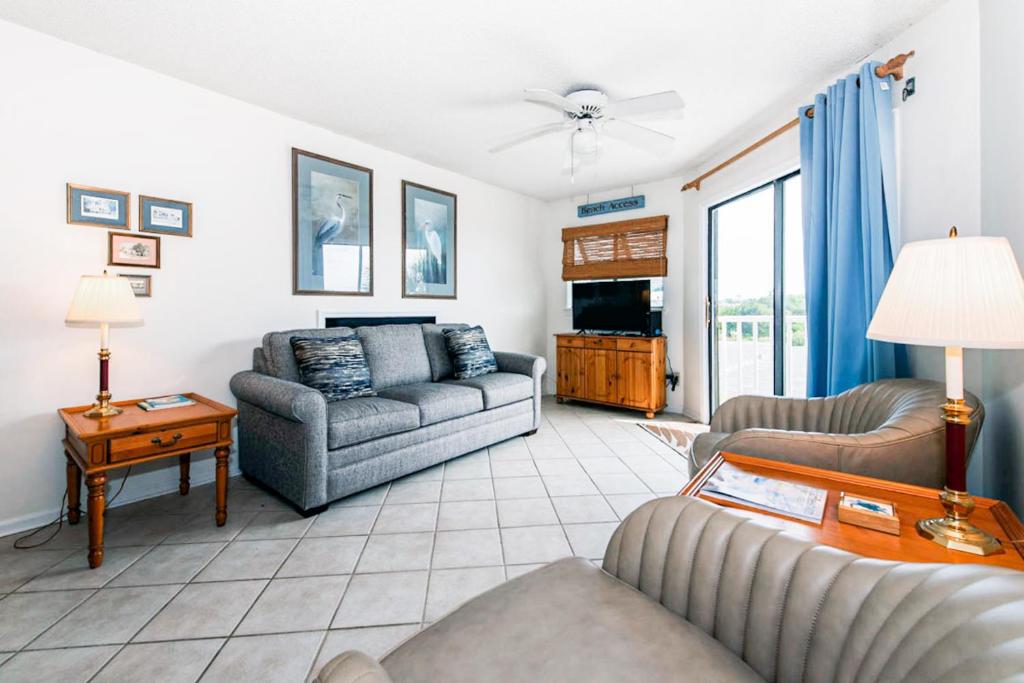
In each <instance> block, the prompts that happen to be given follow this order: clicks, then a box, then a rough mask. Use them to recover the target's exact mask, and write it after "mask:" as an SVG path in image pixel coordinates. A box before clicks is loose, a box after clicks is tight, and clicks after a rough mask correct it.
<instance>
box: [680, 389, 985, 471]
mask: <svg viewBox="0 0 1024 683" xmlns="http://www.w3.org/2000/svg"><path fill="white" fill-rule="evenodd" d="M945 396H946V391H945V386H944V385H943V384H941V383H939V382H932V381H929V380H923V379H887V380H881V381H878V382H871V383H869V384H862V385H860V386H858V387H854V388H853V389H850V390H848V391H844V392H843V393H841V394H837V395H836V396H829V397H828V398H812V399H799V398H778V397H772V396H738V397H736V398H732V399H729V400H728V401H726V402H725V403H723V404H722V405H721V406H720V407H719V408H718V410H716V411H715V414H714V416H713V417H712V418H711V431H710V432H708V433H705V434H700V435H699V436H697V438H696V439H695V440H694V442H693V448H692V449H691V450H690V467H691V471H692V472H696V471H697V470H698V469H699V468H701V467H703V465H704V463H706V462H707V461H708V460H709V459H710V458H711V456H712V455H714V454H715V453H717V452H719V451H728V452H730V453H738V454H740V455H753V456H758V457H761V458H770V459H772V460H782V461H784V462H789V463H793V464H797V465H809V466H811V467H820V468H823V469H827V470H835V471H839V472H849V473H851V474H860V475H863V476H867V477H875V478H878V479H888V480H889V481H899V482H904V483H907V484H917V485H918V486H928V487H931V488H942V486H943V484H945V482H946V441H945V422H943V421H942V409H941V405H942V404H943V403H945V402H946V397H945ZM966 400H967V404H968V405H969V406H971V407H972V408H973V412H972V413H971V424H970V425H969V426H968V428H967V453H968V456H969V455H970V453H971V451H972V450H973V448H974V443H975V441H977V438H978V432H979V431H980V430H981V425H982V423H983V422H984V421H985V409H984V406H982V404H981V401H979V400H978V397H977V396H974V395H973V394H970V393H968V394H967V395H966Z"/></svg>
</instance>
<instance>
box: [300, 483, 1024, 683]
mask: <svg viewBox="0 0 1024 683" xmlns="http://www.w3.org/2000/svg"><path fill="white" fill-rule="evenodd" d="M1022 677H1024V573H1020V572H1016V571H1013V570H1009V569H996V568H992V567H984V566H980V565H940V564H911V563H898V562H885V561H881V560H873V559H865V558H862V557H858V556H856V555H852V554H850V553H846V552H843V551H839V550H836V549H834V548H830V547H827V546H820V545H815V544H812V543H809V542H806V541H803V540H800V539H798V538H796V537H794V536H791V535H788V534H786V533H784V532H781V531H779V530H777V529H772V528H769V527H767V526H762V525H760V524H758V523H756V522H753V521H751V520H749V519H747V518H744V517H741V516H739V515H737V514H735V513H733V512H730V511H728V510H725V509H723V508H720V507H718V506H715V505H711V504H709V503H706V502H704V501H701V500H698V499H695V498H687V497H672V498H662V499H659V500H655V501H651V502H649V503H646V504H644V505H643V506H642V507H640V508H638V509H637V510H636V511H635V512H633V514H631V515H630V516H629V517H628V518H627V519H626V520H625V521H624V522H622V524H621V525H620V526H619V528H618V530H617V531H616V532H615V534H614V535H613V536H612V539H611V542H610V543H609V545H608V550H607V552H606V553H605V557H604V565H603V569H598V568H597V567H595V566H593V565H592V564H590V563H589V562H586V561H584V560H581V559H565V560H559V561H557V562H553V563H551V564H549V565H547V566H545V567H542V568H540V569H537V570H535V571H533V572H531V573H529V574H525V575H523V576H521V577H519V578H517V579H514V580H512V581H509V582H507V583H505V584H503V585H501V586H499V587H497V588H495V589H493V590H491V591H489V592H487V593H484V594H483V595H480V596H478V597H477V598H474V599H473V600H471V601H469V602H467V603H466V604H464V605H463V606H461V607H460V608H458V609H456V610H455V611H454V612H452V613H451V614H449V615H448V616H446V617H444V618H443V619H441V620H440V621H437V622H435V623H434V624H433V625H431V626H430V627H428V628H426V629H424V630H423V631H421V632H420V633H418V634H417V635H415V636H413V637H412V638H410V639H409V640H407V641H405V642H404V643H403V644H401V645H400V646H398V647H397V648H396V649H395V650H393V651H392V652H391V653H390V654H388V655H387V656H385V657H384V658H383V659H382V660H381V661H380V662H379V663H378V662H377V661H376V660H374V659H371V658H370V657H367V656H366V655H363V654H361V653H358V652H347V653H344V654H342V655H340V656H338V657H336V658H335V659H333V660H332V661H330V662H328V663H327V664H326V665H325V666H324V667H323V669H322V670H321V671H320V673H319V675H318V677H317V680H318V681H320V683H356V682H358V683H388V682H393V683H409V682H412V681H423V682H427V681H430V682H433V683H453V682H456V681H466V682H469V681H472V682H473V683H479V682H481V681H498V682H502V681H507V682H510V683H519V682H523V683H526V682H530V683H538V682H539V683H544V682H549V681H550V682H554V681H558V682H563V681H616V682H620V681H645V682H648V681H650V682H655V681H702V682H724V681H781V682H787V683H788V682H790V681H792V682H794V683H796V682H798V681H799V682H805V683H814V682H818V681H821V682H824V681H850V682H853V681H863V682H868V681H912V682H914V681H937V682H938V681H942V682H953V681H972V682H977V683H980V682H983V681H1001V680H1010V679H1011V678H1013V680H1021V679H1022Z"/></svg>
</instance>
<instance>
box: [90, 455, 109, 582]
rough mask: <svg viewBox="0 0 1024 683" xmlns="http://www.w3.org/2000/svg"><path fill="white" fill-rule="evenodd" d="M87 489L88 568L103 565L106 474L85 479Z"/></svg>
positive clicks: (102, 473) (96, 473) (94, 474)
mask: <svg viewBox="0 0 1024 683" xmlns="http://www.w3.org/2000/svg"><path fill="white" fill-rule="evenodd" d="M85 484H86V486H88V487H89V566H90V567H92V568H93V569H95V568H96V567H98V566H100V565H101V564H103V508H104V507H105V506H106V503H107V491H106V487H107V473H106V472H95V473H93V474H89V475H87V476H86V478H85Z"/></svg>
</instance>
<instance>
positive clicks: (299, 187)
mask: <svg viewBox="0 0 1024 683" xmlns="http://www.w3.org/2000/svg"><path fill="white" fill-rule="evenodd" d="M292 252H293V253H292V268H293V270H292V272H293V278H292V293H294V294H326V295H352V296H370V295H372V294H373V171H372V170H371V169H368V168H363V167H362V166H356V165H355V164H349V163H346V162H344V161H338V160H337V159H331V158H330V157H325V156H321V155H319V154H314V153H312V152H306V151H303V150H301V149H294V148H293V149H292Z"/></svg>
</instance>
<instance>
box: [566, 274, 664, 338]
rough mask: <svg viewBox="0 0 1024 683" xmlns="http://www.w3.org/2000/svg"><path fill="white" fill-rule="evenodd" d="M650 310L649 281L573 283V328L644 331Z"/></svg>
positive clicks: (598, 330) (597, 330) (601, 330)
mask: <svg viewBox="0 0 1024 683" xmlns="http://www.w3.org/2000/svg"><path fill="white" fill-rule="evenodd" d="M650 312H651V281H650V280H620V281H618V282H574V283H573V284H572V326H573V328H574V329H577V330H590V331H594V332H638V333H643V332H644V331H645V330H646V329H647V321H648V317H649V314H650Z"/></svg>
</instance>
